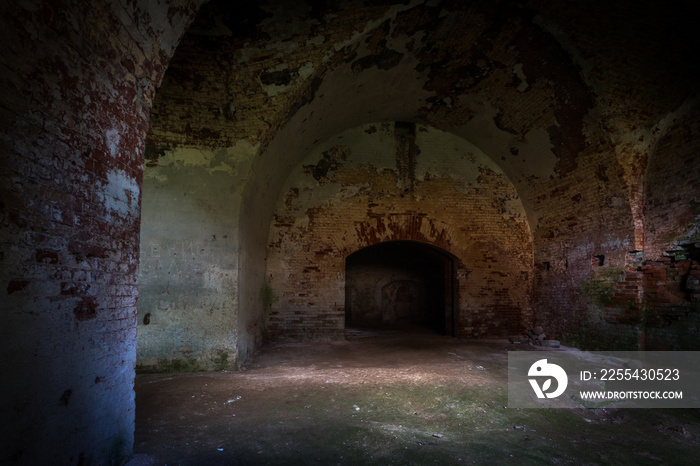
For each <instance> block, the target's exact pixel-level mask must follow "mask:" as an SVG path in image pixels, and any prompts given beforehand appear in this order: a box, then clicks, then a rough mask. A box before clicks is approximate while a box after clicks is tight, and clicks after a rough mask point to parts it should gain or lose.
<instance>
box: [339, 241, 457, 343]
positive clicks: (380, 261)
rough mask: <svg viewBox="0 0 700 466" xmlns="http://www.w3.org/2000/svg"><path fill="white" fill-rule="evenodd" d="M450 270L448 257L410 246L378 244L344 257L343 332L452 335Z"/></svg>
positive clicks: (409, 243)
mask: <svg viewBox="0 0 700 466" xmlns="http://www.w3.org/2000/svg"><path fill="white" fill-rule="evenodd" d="M454 269H455V264H454V260H453V258H452V256H450V255H449V253H447V252H446V251H443V250H441V249H439V248H436V247H433V246H430V245H427V244H423V243H418V242H414V241H390V242H386V243H380V244H377V245H373V246H369V247H366V248H364V249H361V250H359V251H357V252H355V253H353V254H351V255H349V256H348V257H347V258H346V261H345V325H346V327H356V328H383V329H387V328H390V329H415V328H416V327H423V328H427V329H431V330H433V331H435V332H438V333H441V334H448V335H452V333H453V329H454V328H456V322H455V316H454V312H453V309H454V301H455V289H456V287H455V285H454V276H455V274H454Z"/></svg>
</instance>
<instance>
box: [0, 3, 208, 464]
mask: <svg viewBox="0 0 700 466" xmlns="http://www.w3.org/2000/svg"><path fill="white" fill-rule="evenodd" d="M196 9H197V5H195V4H192V5H189V4H188V3H187V2H182V3H180V4H178V3H176V2H173V3H172V4H171V5H166V4H164V3H163V4H160V3H158V2H154V3H152V4H150V5H146V4H143V3H142V2H111V3H110V2H108V3H105V2H88V3H85V2H73V1H55V2H4V3H3V6H2V15H0V23H1V24H0V37H1V39H2V43H3V51H2V58H1V59H0V60H1V62H0V68H1V69H2V71H0V79H1V83H2V84H1V86H2V89H3V92H2V104H0V127H1V128H2V130H0V160H2V162H0V190H1V193H2V195H1V201H0V223H1V224H2V236H0V262H1V263H2V275H0V293H2V294H3V296H1V297H0V301H1V302H2V311H3V312H2V319H3V324H2V326H0V327H1V330H0V337H1V338H0V339H1V340H2V343H0V345H1V346H2V354H3V362H2V374H3V376H2V379H3V382H2V388H1V389H0V391H1V396H0V397H1V398H2V404H3V406H2V413H3V419H2V424H3V427H2V435H1V436H2V439H3V440H2V442H0V444H1V445H2V447H0V463H7V462H9V463H13V464H14V463H15V462H17V464H88V463H91V464H116V463H119V462H121V461H123V460H124V459H125V458H127V457H128V456H129V455H130V454H131V452H132V444H133V430H134V425H133V423H134V394H133V389H132V387H133V377H134V375H133V366H134V363H135V346H136V321H135V314H136V300H137V296H138V293H137V270H138V256H139V252H138V241H139V221H140V217H139V215H140V208H139V207H140V185H141V181H142V170H143V167H142V161H143V148H144V139H145V135H146V130H147V127H148V117H149V115H148V111H149V107H150V102H151V100H152V98H153V95H154V92H155V88H156V86H157V85H158V83H159V82H160V79H161V78H162V75H163V73H164V70H165V68H166V66H167V62H168V57H169V55H170V54H171V53H172V50H173V47H174V45H175V43H174V42H175V41H176V40H177V38H178V37H179V35H181V34H182V33H183V32H184V28H185V27H186V25H187V23H188V22H189V21H190V20H191V18H192V17H193V16H194V13H195V12H196ZM153 15H158V17H155V16H153ZM160 15H162V16H160ZM165 18H168V19H167V20H166V19H165ZM169 34H172V36H170V37H169Z"/></svg>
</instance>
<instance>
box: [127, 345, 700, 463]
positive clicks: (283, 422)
mask: <svg viewBox="0 0 700 466" xmlns="http://www.w3.org/2000/svg"><path fill="white" fill-rule="evenodd" d="M514 349H521V348H520V347H516V345H512V344H510V343H508V342H504V341H466V340H459V339H455V338H449V337H444V336H439V335H435V334H430V333H410V334H407V333H399V332H378V331H352V332H348V335H347V341H344V342H333V343H306V344H285V345H275V346H268V347H265V348H264V349H262V350H261V351H260V352H259V353H257V354H256V355H255V356H254V357H253V358H252V359H251V360H250V361H249V362H248V363H247V364H246V365H245V366H244V367H243V368H242V370H240V371H237V372H215V373H184V374H142V375H138V376H137V377H136V438H135V445H134V450H135V457H134V460H132V462H131V463H130V466H137V465H150V464H153V465H156V464H157V465H161V464H167V465H248V464H252V465H257V464H260V465H262V464H265V465H275V464H296V465H300V466H301V465H310V464H318V465H335V464H347V465H363V464H379V465H381V464H417V465H424V464H439V465H448V464H518V465H523V464H576V465H585V464H621V465H622V464H624V465H628V464H650V465H651V464H654V465H658V464H688V465H691V464H692V465H696V464H699V462H700V459H699V458H700V413H699V412H698V410H694V409H678V410H659V409H653V410H643V409H629V410H609V409H607V410H606V409H595V410H593V409H580V410H563V409H513V408H509V407H508V406H507V400H508V396H507V385H506V384H507V381H508V377H507V364H506V363H507V351H509V350H514ZM522 349H525V350H534V348H532V347H526V348H522Z"/></svg>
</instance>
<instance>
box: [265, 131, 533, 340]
mask: <svg viewBox="0 0 700 466" xmlns="http://www.w3.org/2000/svg"><path fill="white" fill-rule="evenodd" d="M397 128H398V131H396V132H394V129H393V128H392V126H391V125H368V126H365V127H362V128H358V129H356V130H353V131H348V132H345V133H343V134H342V135H340V136H338V137H337V138H334V139H333V140H332V141H330V142H327V143H326V145H329V146H330V148H329V149H328V150H325V151H324V150H323V149H319V152H320V153H319V152H316V153H313V154H311V155H310V156H309V158H307V159H306V160H305V161H304V162H302V167H299V168H297V170H295V171H294V172H292V174H291V175H290V178H289V179H288V180H287V191H286V192H287V195H286V196H283V197H282V199H281V200H280V205H279V206H278V209H277V213H276V216H275V223H274V225H273V228H272V231H271V236H270V241H269V244H270V250H269V256H268V274H267V278H268V283H269V286H270V287H271V289H272V290H274V291H275V292H276V293H278V296H277V299H276V301H275V302H274V305H271V306H270V308H269V309H268V310H267V311H268V312H269V317H268V325H267V332H268V335H269V337H270V338H276V339H278V338H291V339H296V338H303V337H306V338H309V337H311V338H338V337H342V330H343V328H344V324H345V312H344V311H345V310H344V306H345V302H346V300H345V295H344V291H345V286H344V283H345V258H346V257H347V256H348V255H349V254H351V253H353V252H355V251H357V250H359V249H362V248H364V247H367V246H370V245H374V244H378V243H382V242H385V241H395V240H409V241H418V242H423V243H427V244H432V245H434V246H437V247H439V248H441V249H443V250H445V251H447V252H449V253H451V254H453V255H454V256H456V258H457V259H458V261H459V267H461V268H464V269H466V271H468V275H467V274H466V273H465V274H462V277H461V279H460V280H459V287H460V294H459V300H458V303H457V307H458V311H457V314H458V317H457V320H458V329H457V331H456V332H455V333H456V334H458V335H460V336H463V337H482V336H505V335H508V334H512V333H517V332H520V331H522V330H523V329H524V328H526V327H527V326H528V325H531V319H532V316H531V310H530V301H529V293H530V287H531V281H530V280H531V276H530V273H529V271H530V269H531V264H532V246H531V241H530V239H529V231H528V229H527V226H526V223H525V222H524V220H525V219H524V216H523V211H522V207H521V206H520V207H519V201H518V197H517V194H516V193H515V192H514V191H513V189H512V186H510V185H509V183H508V181H507V179H506V178H505V177H504V176H503V174H502V173H499V172H497V171H494V170H493V165H489V164H488V163H486V159H485V158H484V157H483V156H482V155H480V154H478V153H476V154H470V153H469V152H467V149H465V148H464V147H465V146H466V145H465V144H464V143H460V142H459V141H458V140H455V138H454V137H453V136H449V135H446V133H441V132H437V131H435V130H432V129H429V128H426V127H422V126H419V127H418V129H417V132H418V136H417V137H416V138H415V139H416V140H415V141H413V138H411V141H412V142H411V143H415V144H416V151H415V152H416V153H417V154H418V155H416V159H417V160H416V161H415V163H414V164H406V163H404V161H403V160H402V158H403V157H404V156H405V155H406V154H405V153H404V151H405V150H407V149H406V146H405V144H404V143H403V142H401V141H397V142H396V143H394V142H393V140H394V138H395V137H397V138H400V137H402V136H403V135H405V134H407V133H406V131H405V130H404V128H403V126H399V125H397ZM397 133H398V134H397ZM409 133H410V132H409ZM382 141H383V142H382ZM386 141H389V143H388V144H387V143H386ZM333 142H336V143H337V144H339V145H334V144H333ZM340 144H342V145H340ZM472 150H475V149H472ZM454 152H457V153H459V154H460V155H461V158H462V159H463V161H462V162H460V163H457V162H456V161H455V160H454V159H450V158H449V156H445V155H444V153H450V154H451V153H454ZM331 153H335V154H342V155H341V156H336V158H335V159H334V163H333V164H332V168H329V169H327V170H324V171H323V174H324V176H323V177H320V176H318V174H319V166H323V167H328V166H329V163H328V160H329V154H331ZM319 156H320V158H319ZM307 160H308V161H309V162H312V161H314V160H315V163H313V164H311V163H309V162H307ZM403 170H405V171H406V173H403V174H402V173H401V172H402V171H403ZM424 170H425V171H424ZM449 173H452V177H450V176H449ZM329 193H332V194H329ZM494 194H495V195H494ZM462 282H463V283H462Z"/></svg>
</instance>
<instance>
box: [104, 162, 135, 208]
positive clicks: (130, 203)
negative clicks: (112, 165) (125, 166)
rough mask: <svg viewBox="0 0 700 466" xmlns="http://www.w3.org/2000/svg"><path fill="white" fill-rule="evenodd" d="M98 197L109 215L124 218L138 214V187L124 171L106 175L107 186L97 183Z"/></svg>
mask: <svg viewBox="0 0 700 466" xmlns="http://www.w3.org/2000/svg"><path fill="white" fill-rule="evenodd" d="M98 197H99V199H100V200H101V201H102V202H103V203H104V206H105V208H106V209H107V211H108V212H110V213H115V214H118V215H120V216H122V217H124V218H126V217H133V216H136V215H138V213H139V212H138V207H139V185H138V183H137V182H136V180H135V179H134V178H132V177H130V176H129V175H128V174H127V173H126V172H125V171H124V170H112V171H110V172H108V173H107V184H105V185H104V186H102V184H101V183H98Z"/></svg>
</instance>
